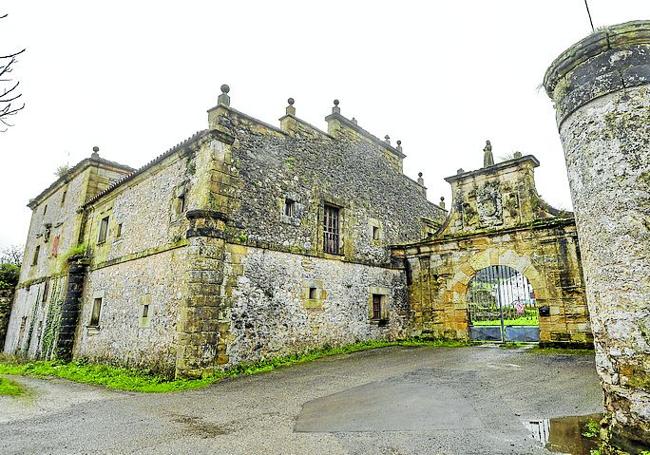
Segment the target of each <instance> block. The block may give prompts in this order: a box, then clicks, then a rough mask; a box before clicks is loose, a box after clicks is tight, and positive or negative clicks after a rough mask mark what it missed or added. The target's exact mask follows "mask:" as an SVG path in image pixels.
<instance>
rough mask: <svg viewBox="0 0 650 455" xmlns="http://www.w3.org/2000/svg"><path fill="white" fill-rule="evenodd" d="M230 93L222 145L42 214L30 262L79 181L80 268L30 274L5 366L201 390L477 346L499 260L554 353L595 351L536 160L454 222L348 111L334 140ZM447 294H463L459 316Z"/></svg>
mask: <svg viewBox="0 0 650 455" xmlns="http://www.w3.org/2000/svg"><path fill="white" fill-rule="evenodd" d="M228 92H229V88H228V87H227V86H223V87H222V94H221V95H220V96H219V99H218V104H217V106H215V107H214V108H212V109H210V110H209V111H208V129H206V130H202V131H199V132H198V133H196V134H195V135H193V136H191V137H190V138H188V139H187V140H185V141H183V142H181V143H179V144H178V145H177V146H175V147H173V148H171V149H170V150H168V151H167V152H165V153H163V154H162V155H160V156H159V157H157V158H156V159H154V160H153V161H151V162H150V163H148V164H147V165H145V166H144V167H142V168H141V169H139V170H137V171H133V170H131V169H129V168H127V167H126V166H122V165H117V164H116V163H112V164H110V162H108V161H105V160H101V159H99V157H98V156H97V155H94V156H93V158H92V159H90V160H84V161H83V162H82V163H80V164H79V165H78V166H76V167H75V168H74V169H73V170H72V171H71V172H70V173H69V174H68V175H67V176H65V178H62V179H59V181H57V182H56V183H55V184H54V185H53V186H52V187H51V188H50V189H48V190H46V192H44V193H43V194H42V195H40V196H39V197H37V198H36V199H35V200H34V201H33V202H32V203H30V206H31V207H32V208H33V210H34V212H33V216H32V228H30V232H29V237H28V241H27V245H28V246H27V253H26V257H27V258H29V257H30V255H32V254H33V252H34V251H35V248H36V245H37V244H39V242H41V243H40V244H41V245H42V244H43V242H45V239H43V238H42V236H43V235H44V233H43V232H44V231H43V229H44V228H45V227H47V224H48V222H50V221H48V220H49V219H48V218H45V219H44V218H43V217H44V212H46V210H44V206H45V205H46V204H47V205H49V206H52V205H56V203H55V202H53V201H56V202H59V200H60V199H61V198H62V191H64V190H63V188H64V182H68V183H67V185H68V187H67V188H68V192H69V193H70V196H68V197H67V199H66V200H67V201H68V202H66V203H65V204H61V207H66V208H65V210H64V211H62V212H61V213H57V212H56V211H52V209H51V208H50V209H48V210H47V216H48V217H51V218H52V221H51V222H50V223H52V225H53V226H54V227H56V228H59V229H60V230H63V229H65V230H66V231H65V234H63V235H62V236H61V237H60V239H59V244H60V245H63V248H64V250H66V251H67V253H65V254H58V253H57V254H56V255H55V254H53V253H49V256H52V257H49V256H48V259H47V260H45V259H40V260H38V261H36V263H34V264H33V265H29V263H26V265H25V267H24V268H23V270H22V272H21V279H20V283H19V286H18V294H17V297H16V308H15V309H14V311H13V313H12V318H11V323H10V329H9V336H8V340H7V343H6V344H5V352H8V353H14V354H23V355H26V356H29V357H52V356H55V357H59V358H63V359H67V358H70V357H77V358H88V359H91V360H94V361H101V362H108V363H115V364H119V365H128V366H134V367H141V368H147V369H150V370H154V371H158V372H161V373H163V374H167V375H169V376H172V375H177V376H200V375H202V374H205V373H209V372H211V371H213V370H214V369H216V368H228V367H230V366H233V365H235V364H238V363H241V362H250V361H255V360H258V359H262V358H268V357H272V356H277V355H283V354H291V353H297V352H302V351H305V350H308V349H313V348H316V347H322V346H325V345H340V344H345V343H352V342H355V341H361V340H368V339H398V338H404V337H407V336H411V335H418V334H429V335H435V336H445V337H449V336H451V337H454V338H466V337H467V324H466V321H464V320H463V318H464V317H466V316H463V315H466V312H467V311H466V308H465V309H463V307H462V305H463V302H464V300H463V299H464V295H463V290H462V286H463V285H464V284H466V282H464V284H463V280H464V278H462V277H469V276H471V275H472V274H473V273H474V271H475V270H477V269H476V267H478V266H479V265H481V264H483V263H486V264H490V263H491V262H490V261H494V260H497V261H500V262H499V263H503V264H506V263H507V264H512V265H513V267H516V268H517V270H521V271H524V273H525V274H526V276H528V277H529V278H530V280H531V282H534V284H535V286H536V289H538V292H539V295H538V298H539V301H540V302H542V303H543V302H547V303H548V304H549V305H551V314H550V315H549V316H548V320H547V322H545V324H544V325H543V328H542V332H543V334H544V335H543V337H544V339H545V340H548V341H556V342H566V341H570V342H588V341H589V325H588V320H587V314H586V309H585V306H584V304H583V302H582V300H581V298H582V278H581V275H580V272H579V270H580V269H579V267H580V265H579V262H580V260H579V249H578V245H577V238H576V234H575V229H574V226H573V218H572V217H571V216H570V215H568V214H560V213H558V212H555V211H553V210H552V209H550V208H549V207H548V206H547V205H546V204H544V203H543V201H541V199H539V197H538V196H537V193H536V191H535V188H534V179H533V168H534V167H535V166H536V165H537V164H538V163H537V161H536V160H535V159H534V158H533V157H519V158H517V159H515V160H511V161H509V162H506V163H499V164H496V165H493V166H490V167H489V169H484V170H482V171H477V172H473V173H464V174H462V175H460V176H456V177H454V178H451V179H448V180H449V181H450V182H451V183H452V187H453V191H454V206H453V208H452V211H451V214H450V216H447V212H446V211H445V210H444V209H443V208H441V207H439V206H437V205H434V204H432V203H431V202H429V201H428V200H427V197H426V188H425V187H424V185H423V183H424V182H423V180H422V177H421V175H420V178H419V179H418V181H414V180H412V179H410V178H408V177H407V176H405V175H404V174H403V172H402V161H403V159H404V157H405V155H404V153H403V150H402V146H401V142H400V141H397V143H396V144H395V145H392V144H391V142H390V139H389V138H388V137H386V138H384V139H383V140H381V139H378V138H377V137H375V136H374V135H372V134H370V133H369V132H368V131H366V130H364V129H363V128H361V127H360V126H359V125H358V124H357V122H356V121H355V120H354V119H348V118H346V117H344V116H343V115H342V114H341V109H340V107H339V102H338V101H336V100H335V102H334V107H333V108H332V112H331V113H330V114H329V115H328V116H327V117H326V119H325V120H326V121H327V131H322V130H320V129H318V128H316V127H314V126H312V125H310V124H308V123H307V122H305V121H303V120H301V119H300V118H298V117H297V116H296V108H295V106H294V102H293V100H292V99H290V100H289V105H288V106H287V108H286V113H285V115H284V116H283V117H282V118H280V127H279V128H278V127H274V126H271V125H269V124H267V123H265V122H262V121H260V120H257V119H255V118H253V117H250V116H248V115H246V114H244V113H242V112H239V111H237V110H236V109H234V108H232V107H231V106H230V97H229V95H228ZM490 153H491V152H490ZM83 163H86V164H87V165H86V164H83ZM109 164H110V166H109ZM111 166H112V167H111ZM93 170H94V171H93ZM100 171H101V172H103V173H104V174H101V172H100ZM108 171H112V172H113V173H112V174H110V173H107V172H108ZM84 172H87V173H88V176H86V174H84ZM92 172H94V174H93V175H97V176H99V175H100V174H101V175H103V176H104V178H103V179H98V178H94V179H91V178H90V173H92ZM84 176H86V177H84ZM91 183H92V184H91ZM477 185H478V186H477ZM66 204H69V205H66ZM43 223H45V225H44V224H43ZM44 226H45V227H44ZM57 232H58V231H57ZM436 232H438V233H439V234H438V235H436V236H434V234H435V233H436ZM49 235H50V236H51V235H52V231H50V233H49ZM423 239H428V240H425V241H421V240H423ZM396 244H401V245H404V246H403V247H399V248H396V249H391V246H392V245H396ZM436 255H437V256H436ZM425 256H426V260H425ZM495 257H496V259H494V258H495ZM436 258H437V259H436ZM427 261H428V262H427ZM436 261H437V262H436ZM425 264H426V265H425ZM458 270H460V272H458ZM458 273H464V274H465V275H462V276H461V275H458ZM431 277H435V279H434V278H431ZM435 280H442V281H440V282H439V283H438V282H437V281H436V283H438V284H435V286H442V287H441V288H440V289H442V288H445V287H447V288H449V289H451V291H450V292H451V294H450V293H446V294H445V293H443V292H441V293H439V296H440V298H441V299H442V300H440V301H439V302H438V301H435V302H434V300H435V298H434V297H433V296H434V291H432V290H431V289H429V287H428V286H433V284H432V283H433V282H434V281H435ZM445 280H446V281H445ZM454 280H455V281H454ZM46 287H47V289H45V288H46ZM425 288H426V290H425ZM436 289H438V288H436ZM45 290H47V292H44V291H45ZM435 292H438V291H435ZM425 293H428V294H427V297H424V296H425ZM454 293H459V294H454ZM449 296H452V299H451V300H449ZM436 298H437V297H436ZM463 324H464V325H463Z"/></svg>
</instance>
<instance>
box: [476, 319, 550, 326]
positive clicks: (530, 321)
mask: <svg viewBox="0 0 650 455" xmlns="http://www.w3.org/2000/svg"><path fill="white" fill-rule="evenodd" d="M472 325H476V326H478V325H480V326H486V325H489V326H492V325H496V326H500V325H501V320H500V319H490V320H487V321H472ZM503 325H518V326H522V325H525V326H533V325H539V321H538V320H537V319H530V318H517V319H504V320H503Z"/></svg>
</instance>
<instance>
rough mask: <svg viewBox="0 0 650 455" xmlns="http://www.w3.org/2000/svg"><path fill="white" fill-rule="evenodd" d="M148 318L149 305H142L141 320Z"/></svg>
mask: <svg viewBox="0 0 650 455" xmlns="http://www.w3.org/2000/svg"><path fill="white" fill-rule="evenodd" d="M148 317H149V305H142V318H143V319H145V318H148Z"/></svg>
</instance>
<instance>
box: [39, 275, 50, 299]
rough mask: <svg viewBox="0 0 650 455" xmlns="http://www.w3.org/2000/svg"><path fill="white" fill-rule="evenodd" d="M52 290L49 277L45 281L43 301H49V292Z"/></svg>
mask: <svg viewBox="0 0 650 455" xmlns="http://www.w3.org/2000/svg"><path fill="white" fill-rule="evenodd" d="M49 291H50V280H49V278H48V279H47V280H45V282H44V283H43V295H42V296H41V303H45V302H47V294H48V293H49Z"/></svg>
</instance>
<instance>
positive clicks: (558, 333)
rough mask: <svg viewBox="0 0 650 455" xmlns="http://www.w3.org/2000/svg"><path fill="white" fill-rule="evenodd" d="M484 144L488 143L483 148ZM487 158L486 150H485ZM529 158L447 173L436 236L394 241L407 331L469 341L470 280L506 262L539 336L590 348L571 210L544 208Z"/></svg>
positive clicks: (547, 341) (532, 160) (533, 160)
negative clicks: (447, 203) (533, 310)
mask: <svg viewBox="0 0 650 455" xmlns="http://www.w3.org/2000/svg"><path fill="white" fill-rule="evenodd" d="M486 149H487V147H486ZM485 154H486V156H487V158H488V159H486V160H485V161H486V163H488V164H489V163H491V162H492V161H491V159H490V156H491V147H490V150H486V153H485ZM538 165H539V162H538V161H537V159H536V158H535V157H533V156H523V157H522V156H520V155H518V156H517V157H515V158H513V159H511V160H508V161H505V162H502V163H497V164H493V165H489V166H487V167H484V168H482V169H479V170H477V171H472V172H465V171H463V170H462V169H460V170H459V171H458V175H455V176H453V177H448V178H447V179H446V180H447V181H448V182H449V183H451V189H452V196H453V201H452V207H451V212H450V214H449V216H448V217H447V220H446V221H445V224H444V225H443V227H442V228H441V229H440V231H439V232H437V233H436V234H435V235H433V236H431V237H429V238H427V239H425V240H421V241H419V242H414V243H407V244H403V245H400V246H396V247H394V249H393V255H394V257H395V258H396V260H398V261H402V262H403V263H404V264H405V268H406V269H407V270H408V271H409V274H410V279H409V281H410V283H411V284H410V286H409V295H410V297H409V302H410V307H411V311H412V315H413V321H412V323H413V330H414V331H415V333H417V334H426V335H433V336H435V337H444V338H455V339H468V338H469V333H470V331H469V325H470V320H469V310H468V305H469V302H468V285H469V283H470V280H471V279H472V278H473V277H474V276H475V275H476V274H477V272H478V271H480V270H482V269H485V268H488V267H491V266H507V267H511V268H512V269H514V270H515V271H517V272H519V273H521V274H523V275H524V276H525V277H526V279H527V280H528V282H530V284H531V285H532V288H533V290H534V296H535V306H536V307H537V308H539V309H542V308H546V309H548V311H540V316H539V331H540V333H539V338H540V342H541V343H545V344H553V345H564V344H570V345H591V340H592V337H591V329H590V325H589V313H588V311H587V305H586V301H585V295H584V282H583V278H582V270H581V265H580V247H579V244H578V237H577V234H576V228H575V222H574V219H573V216H572V214H571V213H568V212H561V211H558V210H555V209H553V208H551V207H550V206H548V204H546V203H545V202H544V201H543V200H542V199H541V198H540V197H539V195H538V194H537V190H536V189H535V180H534V168H535V167H537V166H538Z"/></svg>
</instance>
